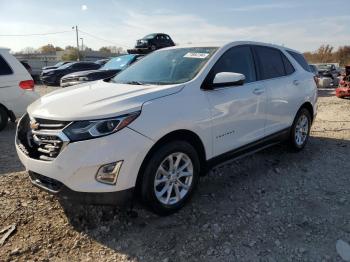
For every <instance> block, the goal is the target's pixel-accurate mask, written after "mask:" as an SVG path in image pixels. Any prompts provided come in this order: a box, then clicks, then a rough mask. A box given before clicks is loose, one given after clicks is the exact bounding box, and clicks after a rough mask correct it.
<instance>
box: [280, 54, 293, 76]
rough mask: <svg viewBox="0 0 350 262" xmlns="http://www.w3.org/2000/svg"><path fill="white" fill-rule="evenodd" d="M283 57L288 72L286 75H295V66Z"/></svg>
mask: <svg viewBox="0 0 350 262" xmlns="http://www.w3.org/2000/svg"><path fill="white" fill-rule="evenodd" d="M281 55H282V59H283V64H284V69H285V71H286V75H290V74H293V73H294V71H295V69H294V67H293V65H292V64H291V63H290V62H289V60H288V58H287V57H286V56H285V55H284V54H281Z"/></svg>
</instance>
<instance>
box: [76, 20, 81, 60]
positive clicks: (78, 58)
mask: <svg viewBox="0 0 350 262" xmlns="http://www.w3.org/2000/svg"><path fill="white" fill-rule="evenodd" d="M75 33H76V37H77V60H78V61H80V53H79V35H78V26H77V25H76V26H75Z"/></svg>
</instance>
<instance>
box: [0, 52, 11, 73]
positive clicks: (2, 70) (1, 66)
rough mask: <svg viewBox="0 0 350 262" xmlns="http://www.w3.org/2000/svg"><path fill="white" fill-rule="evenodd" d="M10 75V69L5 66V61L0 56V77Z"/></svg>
mask: <svg viewBox="0 0 350 262" xmlns="http://www.w3.org/2000/svg"><path fill="white" fill-rule="evenodd" d="M11 74H12V69H11V67H10V66H9V65H8V64H7V62H6V61H5V59H4V58H3V57H2V56H0V75H11Z"/></svg>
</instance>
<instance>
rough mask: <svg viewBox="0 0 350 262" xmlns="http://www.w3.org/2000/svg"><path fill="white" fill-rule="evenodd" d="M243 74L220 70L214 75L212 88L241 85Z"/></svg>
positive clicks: (243, 78)
mask: <svg viewBox="0 0 350 262" xmlns="http://www.w3.org/2000/svg"><path fill="white" fill-rule="evenodd" d="M244 80H245V76H244V75H243V74H240V73H232V72H221V73H217V74H216V75H215V77H214V80H213V84H212V88H218V87H225V86H239V85H243V84H244Z"/></svg>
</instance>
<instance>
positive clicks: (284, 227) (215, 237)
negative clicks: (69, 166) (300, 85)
mask: <svg viewBox="0 0 350 262" xmlns="http://www.w3.org/2000/svg"><path fill="white" fill-rule="evenodd" d="M43 90H44V89H43ZM44 92H46V91H44ZM14 135H15V125H14V124H11V125H10V126H8V128H7V129H6V130H5V131H4V132H1V133H0V149H1V155H0V175H1V174H2V175H1V176H0V210H1V211H0V231H1V229H2V228H4V227H6V226H9V225H12V224H15V225H16V230H15V231H14V232H13V233H12V235H11V236H10V237H9V238H8V239H7V240H6V241H5V243H4V245H3V246H0V261H164V262H166V261H342V259H341V257H340V256H339V255H338V254H337V251H336V248H335V246H336V242H337V240H339V239H342V240H344V241H346V242H348V243H349V242H350V154H349V153H350V100H346V99H338V98H336V97H335V96H334V90H333V89H324V90H319V111H318V116H317V119H316V122H315V123H314V125H313V128H312V134H311V138H310V140H309V144H308V145H307V147H306V148H305V150H304V151H302V152H300V153H290V152H288V150H287V149H286V148H285V146H283V145H279V146H275V147H272V148H269V149H267V150H264V151H262V152H260V153H257V154H255V155H252V156H250V157H247V158H245V159H242V160H239V161H231V162H229V163H226V164H224V165H221V166H219V167H216V168H214V169H213V170H211V171H210V172H209V173H208V175H207V176H205V177H203V178H202V179H201V181H200V186H199V189H198V191H197V192H196V194H195V196H194V197H193V199H192V201H191V202H190V203H189V204H188V205H187V206H186V207H185V208H184V209H182V210H181V211H180V212H178V213H176V214H174V215H172V216H169V217H158V216H156V215H154V214H152V213H151V212H149V211H147V210H146V209H144V208H143V207H142V206H140V205H139V204H136V207H135V208H134V211H135V212H131V213H130V212H127V211H126V210H125V209H124V210H119V209H117V208H112V207H99V206H71V205H70V204H69V203H67V202H59V201H58V200H57V199H56V198H55V197H53V196H50V195H48V194H47V193H45V192H42V191H40V190H38V189H36V188H34V187H33V186H32V185H31V184H30V182H29V180H28V177H27V174H26V172H24V170H23V167H22V165H21V164H20V162H19V160H18V158H17V155H16V152H15V148H14ZM2 236H3V235H1V234H0V238H1V237H2Z"/></svg>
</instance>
